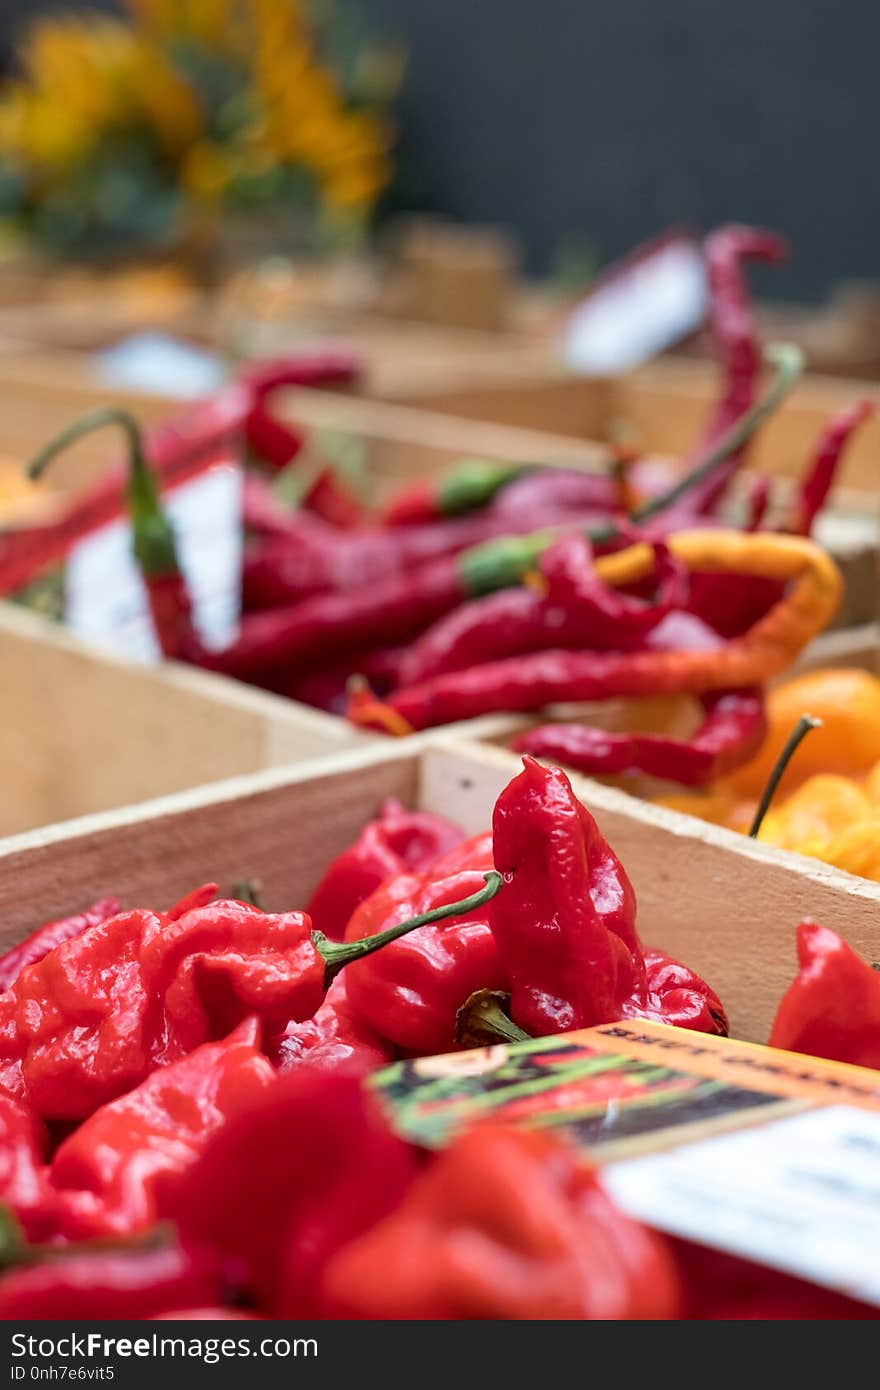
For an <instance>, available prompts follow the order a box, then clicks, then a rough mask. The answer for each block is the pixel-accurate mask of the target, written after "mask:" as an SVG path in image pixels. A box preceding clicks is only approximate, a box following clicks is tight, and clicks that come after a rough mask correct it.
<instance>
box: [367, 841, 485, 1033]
mask: <svg viewBox="0 0 880 1390" xmlns="http://www.w3.org/2000/svg"><path fill="white" fill-rule="evenodd" d="M491 868H492V837H491V835H488V834H484V835H478V836H475V837H474V838H473V839H470V840H466V841H465V842H464V843H463V844H461V845H459V846H458V847H457V848H456V849H453V850H451V851H450V852H449V854H447V855H445V856H444V857H443V858H442V859H439V860H438V861H437V862H436V863H435V864H434V865H433V866H432V867H431V868H429V869H427V870H426V871H423V872H422V873H413V874H401V875H400V876H399V877H398V878H395V879H391V880H390V881H389V882H387V883H386V884H384V885H383V886H382V887H381V888H378V889H377V890H376V891H375V892H374V893H373V894H371V896H370V897H369V898H367V899H366V901H365V902H363V903H362V904H361V906H360V907H359V908H358V910H357V911H356V912H355V914H354V916H353V917H352V919H351V921H350V922H349V924H348V928H347V930H346V934H345V935H346V940H347V941H358V940H361V939H362V938H363V937H367V936H372V935H373V934H374V933H375V932H377V931H381V930H383V929H384V928H386V927H389V926H392V925H393V924H394V923H395V922H401V921H404V920H405V919H406V918H409V917H413V916H415V915H416V914H420V913H422V912H426V911H430V910H431V909H432V908H436V907H440V906H442V905H443V904H446V903H453V902H457V901H458V900H459V899H461V898H464V897H467V896H468V895H469V894H470V893H472V892H473V891H474V890H475V889H477V888H478V886H479V884H480V883H482V882H483V879H484V875H485V873H486V871H487V870H489V869H491ZM503 892H504V890H503V889H502V893H503ZM499 896H500V895H499ZM488 914H489V908H488V906H484V907H481V908H478V909H477V910H476V911H474V912H471V913H468V914H466V915H465V916H463V917H450V918H447V919H446V920H444V921H442V922H438V923H435V924H434V925H432V926H427V927H420V928H419V929H418V930H417V931H414V932H411V933H410V934H409V935H408V936H406V937H403V938H402V939H401V940H399V941H395V942H393V943H392V944H391V945H390V946H386V947H385V948H384V949H383V950H382V951H379V952H377V953H376V955H374V956H371V957H369V958H368V959H366V960H362V961H356V962H355V963H354V964H353V965H351V966H349V967H348V970H347V972H346V977H345V983H346V990H347V996H348V1001H349V1004H350V1006H351V1008H352V1009H353V1011H354V1012H355V1014H356V1015H357V1016H358V1017H360V1018H362V1019H363V1020H364V1021H365V1022H367V1023H369V1024H370V1026H371V1027H372V1028H373V1029H374V1030H375V1031H376V1032H377V1033H379V1034H380V1035H381V1036H382V1037H384V1038H387V1039H388V1041H389V1042H391V1043H394V1044H395V1046H397V1047H400V1048H403V1049H405V1050H406V1051H407V1052H414V1053H418V1054H421V1055H430V1054H432V1053H440V1052H448V1051H449V1050H450V1049H451V1048H452V1047H453V1046H454V1042H455V1015H456V1012H457V1010H458V1009H459V1008H460V1006H461V1005H462V1004H463V1003H464V1002H465V1000H466V999H467V998H468V996H469V995H471V994H473V992H474V991H475V990H478V989H484V988H486V989H503V988H504V987H505V985H506V981H507V975H506V972H505V970H504V969H503V967H502V964H501V959H500V956H499V953H498V947H497V945H496V943H495V938H494V937H493V935H492V929H491V927H490V925H489V915H488Z"/></svg>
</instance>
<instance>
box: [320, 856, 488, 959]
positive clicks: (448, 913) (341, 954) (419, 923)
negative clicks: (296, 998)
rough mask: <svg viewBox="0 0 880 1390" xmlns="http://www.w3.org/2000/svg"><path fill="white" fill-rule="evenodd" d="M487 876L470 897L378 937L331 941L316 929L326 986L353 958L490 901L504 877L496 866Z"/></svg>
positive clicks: (446, 905)
mask: <svg viewBox="0 0 880 1390" xmlns="http://www.w3.org/2000/svg"><path fill="white" fill-rule="evenodd" d="M484 877H485V880H486V886H485V888H480V889H479V890H478V891H477V892H476V893H471V895H470V897H468V898H461V899H460V900H459V901H458V902H455V903H445V904H444V905H443V907H435V908H432V909H431V911H430V912H421V913H419V915H418V916H417V917H409V918H407V920H406V921H405V922H398V923H397V925H396V926H394V927H387V928H386V930H385V931H380V932H376V935H375V936H365V937H363V939H362V940H360V941H328V940H327V937H326V936H325V935H324V933H323V932H321V931H313V932H312V945H313V946H314V948H315V950H316V951H317V952H318V954H319V955H320V956H321V957H322V958H323V961H324V967H325V969H324V984H325V986H326V985H329V984H330V983H331V982H332V981H333V980H334V979H335V978H336V976H337V975H338V974H339V972H340V970H342V968H343V967H344V966H346V965H350V964H351V962H352V961H354V960H360V959H361V958H362V957H363V956H369V955H372V953H373V951H378V950H380V949H381V948H382V947H383V946H387V945H389V943H390V942H392V941H397V940H398V939H399V938H400V937H401V936H406V935H408V933H409V932H411V931H415V930H416V928H417V927H428V926H430V925H431V923H432V922H442V921H443V920H444V918H446V917H464V915H465V914H466V913H468V912H473V911H474V910H475V909H476V908H478V907H482V906H483V904H484V903H488V902H491V900H492V898H494V897H495V894H496V893H497V892H498V890H499V888H500V887H501V885H502V883H503V881H504V880H503V879H502V877H501V875H500V874H498V873H496V872H495V870H494V869H493V870H491V872H490V873H488V874H486V875H484Z"/></svg>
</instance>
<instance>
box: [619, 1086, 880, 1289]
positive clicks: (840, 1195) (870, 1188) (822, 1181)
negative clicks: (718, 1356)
mask: <svg viewBox="0 0 880 1390" xmlns="http://www.w3.org/2000/svg"><path fill="white" fill-rule="evenodd" d="M602 1180H603V1183H604V1184H605V1186H606V1187H607V1188H608V1190H609V1191H610V1192H611V1193H612V1195H613V1196H614V1197H615V1198H616V1200H617V1201H618V1202H619V1203H620V1205H621V1206H622V1207H624V1208H625V1209H626V1210H627V1211H629V1212H630V1213H631V1214H632V1215H633V1216H637V1217H639V1218H640V1219H641V1220H643V1221H646V1222H648V1223H649V1224H650V1225H652V1226H657V1227H658V1228H659V1229H661V1230H664V1231H669V1232H671V1233H672V1234H674V1235H678V1236H683V1237H685V1238H686V1239H690V1240H695V1241H698V1242H699V1243H700V1244H701V1245H710V1246H714V1247H716V1248H718V1249H721V1250H727V1251H729V1252H730V1253H732V1254H735V1255H742V1256H743V1257H745V1258H746V1259H751V1260H756V1261H757V1262H758V1263H760V1264H765V1265H769V1266H771V1267H772V1268H775V1269H780V1270H784V1271H786V1272H787V1273H789V1274H794V1275H797V1276H799V1277H800V1278H803V1279H809V1280H812V1281H813V1282H814V1283H817V1284H822V1285H824V1286H825V1287H827V1288H832V1289H836V1290H838V1291H839V1292H841V1293H845V1294H848V1295H849V1296H850V1297H852V1298H857V1299H862V1300H864V1301H865V1302H869V1303H880V1254H878V1252H880V1114H878V1113H877V1112H876V1111H870V1110H859V1109H857V1108H855V1107H854V1106H848V1105H835V1106H829V1107H827V1108H823V1109H818V1110H810V1111H809V1112H808V1113H807V1114H803V1115H796V1116H793V1117H791V1118H788V1119H782V1120H775V1121H773V1122H772V1123H770V1124H765V1125H758V1126H755V1127H754V1128H750V1129H743V1130H740V1131H739V1132H738V1133H736V1134H731V1135H724V1136H722V1137H720V1138H717V1139H707V1140H703V1141H702V1142H701V1143H697V1144H688V1145H685V1146H684V1147H682V1148H678V1149H673V1150H671V1151H668V1152H666V1153H661V1154H655V1155H651V1156H650V1157H648V1158H638V1159H633V1160H632V1161H630V1162H625V1163H612V1164H609V1165H608V1166H607V1167H606V1168H604V1169H603V1172H602Z"/></svg>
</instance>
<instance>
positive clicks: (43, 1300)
mask: <svg viewBox="0 0 880 1390" xmlns="http://www.w3.org/2000/svg"><path fill="white" fill-rule="evenodd" d="M20 1258H22V1260H23V1261H24V1262H22V1263H19V1264H17V1265H15V1267H14V1268H11V1269H8V1270H7V1272H6V1273H5V1274H3V1275H2V1277H0V1320H2V1321H4V1322H23V1323H27V1322H35V1321H46V1320H52V1319H54V1320H59V1319H64V1320H65V1321H73V1320H78V1321H82V1320H84V1319H90V1318H107V1319H111V1318H121V1319H125V1318H149V1317H153V1316H155V1315H156V1314H158V1313H164V1312H167V1311H168V1310H169V1309H173V1308H197V1307H198V1306H199V1305H200V1304H216V1303H219V1302H220V1301H221V1299H222V1297H223V1280H222V1278H221V1275H220V1271H219V1270H218V1268H217V1266H216V1264H215V1263H214V1262H213V1261H212V1260H209V1259H207V1258H206V1257H205V1256H204V1255H201V1254H197V1253H195V1252H193V1251H192V1250H190V1249H188V1248H186V1247H184V1246H181V1245H178V1244H176V1243H173V1242H170V1241H169V1242H163V1243H161V1244H159V1243H158V1242H156V1243H154V1244H153V1245H152V1246H146V1245H142V1246H140V1247H138V1246H125V1245H122V1244H120V1245H119V1246H118V1247H117V1246H108V1247H106V1248H101V1249H98V1248H95V1249H92V1248H90V1247H88V1246H84V1247H82V1248H81V1249H78V1248H77V1247H70V1248H62V1249H60V1250H57V1251H56V1250H54V1249H52V1248H46V1247H37V1248H30V1247H27V1248H26V1249H25V1251H23V1252H21V1255H20Z"/></svg>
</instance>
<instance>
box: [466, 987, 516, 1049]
mask: <svg viewBox="0 0 880 1390" xmlns="http://www.w3.org/2000/svg"><path fill="white" fill-rule="evenodd" d="M509 1007H510V995H509V994H504V993H502V991H501V990H498V989H478V990H476V991H475V993H474V994H471V995H469V996H468V998H467V999H466V1000H465V1001H464V1003H463V1004H462V1006H461V1008H460V1009H459V1010H458V1012H457V1013H456V1015H455V1041H456V1042H457V1043H459V1045H460V1046H462V1047H488V1046H491V1045H492V1044H493V1043H499V1042H501V1043H511V1042H528V1041H529V1034H528V1033H524V1032H523V1030H522V1029H521V1028H518V1027H517V1025H516V1024H515V1023H514V1021H513V1019H512V1018H511V1017H510V1015H509V1013H508V1012H507V1010H508V1008H509Z"/></svg>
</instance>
